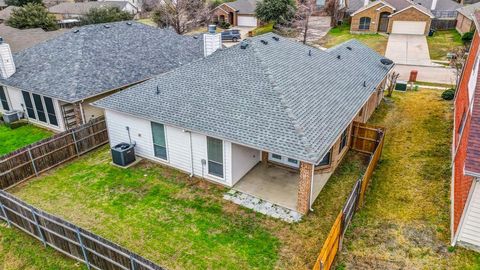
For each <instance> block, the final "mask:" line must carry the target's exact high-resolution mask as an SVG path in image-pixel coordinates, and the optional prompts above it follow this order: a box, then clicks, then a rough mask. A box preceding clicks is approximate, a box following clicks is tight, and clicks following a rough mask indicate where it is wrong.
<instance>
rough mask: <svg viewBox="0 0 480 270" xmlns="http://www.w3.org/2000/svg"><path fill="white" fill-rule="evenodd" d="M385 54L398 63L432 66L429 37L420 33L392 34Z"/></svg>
mask: <svg viewBox="0 0 480 270" xmlns="http://www.w3.org/2000/svg"><path fill="white" fill-rule="evenodd" d="M385 56H386V57H388V58H390V59H391V60H393V61H394V62H395V63H396V64H402V65H417V66H432V65H433V64H432V61H430V53H429V51H428V44H427V38H426V37H425V36H420V35H403V34H390V36H389V37H388V43H387V50H386V52H385Z"/></svg>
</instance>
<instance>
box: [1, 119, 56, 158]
mask: <svg viewBox="0 0 480 270" xmlns="http://www.w3.org/2000/svg"><path fill="white" fill-rule="evenodd" d="M50 136H52V132H50V131H47V130H45V129H41V128H38V127H36V126H34V125H26V126H23V127H19V128H17V129H10V128H9V127H7V126H5V125H0V156H1V155H5V154H7V153H10V152H12V151H14V150H17V149H19V148H22V147H24V146H26V145H29V144H31V143H34V142H37V141H40V140H42V139H45V138H48V137H50Z"/></svg>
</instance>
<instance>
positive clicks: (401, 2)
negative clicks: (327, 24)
mask: <svg viewBox="0 0 480 270" xmlns="http://www.w3.org/2000/svg"><path fill="white" fill-rule="evenodd" d="M384 1H385V2H387V3H389V4H390V5H392V6H393V7H395V9H396V12H398V11H400V10H402V9H404V8H406V7H408V6H410V5H412V4H417V7H418V8H420V9H422V10H423V11H424V12H427V13H429V14H431V11H430V8H431V7H432V0H384ZM364 3H365V1H363V0H349V2H348V4H349V6H348V11H349V12H351V13H353V12H355V11H357V10H359V9H360V8H362V7H363V6H364ZM461 6H462V5H461V4H459V3H457V2H455V1H453V0H438V1H437V5H436V6H435V10H436V11H455V10H456V9H457V8H459V7H461Z"/></svg>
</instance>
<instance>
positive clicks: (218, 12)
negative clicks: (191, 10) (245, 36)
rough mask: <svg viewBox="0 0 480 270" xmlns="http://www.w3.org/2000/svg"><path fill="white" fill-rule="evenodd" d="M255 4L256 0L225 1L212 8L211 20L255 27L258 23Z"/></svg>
mask: <svg viewBox="0 0 480 270" xmlns="http://www.w3.org/2000/svg"><path fill="white" fill-rule="evenodd" d="M256 6H257V0H237V1H234V2H226V3H223V4H221V5H219V6H218V7H216V8H214V9H213V11H212V13H213V20H214V22H216V23H219V22H227V23H229V24H230V25H232V26H248V27H256V26H258V25H260V21H259V20H258V19H257V18H256V17H255V8H256Z"/></svg>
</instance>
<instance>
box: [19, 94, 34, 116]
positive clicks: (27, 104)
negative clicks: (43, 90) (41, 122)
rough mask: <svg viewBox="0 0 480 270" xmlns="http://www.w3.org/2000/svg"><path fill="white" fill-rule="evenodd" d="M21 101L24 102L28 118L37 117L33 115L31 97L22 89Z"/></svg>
mask: <svg viewBox="0 0 480 270" xmlns="http://www.w3.org/2000/svg"><path fill="white" fill-rule="evenodd" d="M22 95H23V101H24V102H25V109H26V110H27V114H28V117H29V118H32V119H37V117H36V116H35V110H34V108H33V103H32V98H31V97H30V93H28V92H25V91H22Z"/></svg>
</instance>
